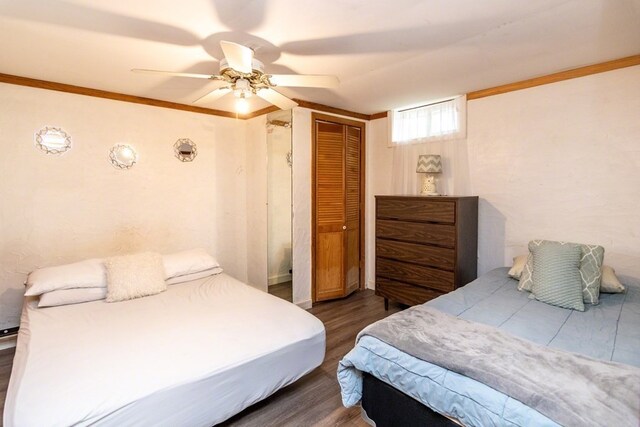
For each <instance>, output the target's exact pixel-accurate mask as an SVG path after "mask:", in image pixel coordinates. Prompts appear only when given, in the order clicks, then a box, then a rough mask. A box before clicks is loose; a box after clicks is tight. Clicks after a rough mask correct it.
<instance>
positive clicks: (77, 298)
mask: <svg viewBox="0 0 640 427" xmlns="http://www.w3.org/2000/svg"><path fill="white" fill-rule="evenodd" d="M106 296H107V288H106V287H104V288H77V289H58V290H57V291H51V292H46V293H44V294H42V295H40V300H39V301H38V308H43V307H57V306H59V305H69V304H80V303H83V302H90V301H98V300H101V299H105V298H106Z"/></svg>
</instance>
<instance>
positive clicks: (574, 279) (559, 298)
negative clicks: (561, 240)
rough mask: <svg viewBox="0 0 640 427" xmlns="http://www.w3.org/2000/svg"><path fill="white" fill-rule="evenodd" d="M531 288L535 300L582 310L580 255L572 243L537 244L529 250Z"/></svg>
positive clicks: (578, 248) (577, 248) (580, 252)
mask: <svg viewBox="0 0 640 427" xmlns="http://www.w3.org/2000/svg"><path fill="white" fill-rule="evenodd" d="M531 253H532V258H533V289H532V291H531V293H532V294H533V296H534V297H535V298H536V299H537V300H538V301H542V302H545V303H547V304H552V305H556V306H558V307H563V308H572V309H574V310H578V311H584V302H583V301H582V279H581V278H580V258H581V256H582V251H581V249H580V247H579V246H575V245H540V246H534V247H533V248H532V250H531Z"/></svg>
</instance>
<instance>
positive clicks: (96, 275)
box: [25, 258, 107, 296]
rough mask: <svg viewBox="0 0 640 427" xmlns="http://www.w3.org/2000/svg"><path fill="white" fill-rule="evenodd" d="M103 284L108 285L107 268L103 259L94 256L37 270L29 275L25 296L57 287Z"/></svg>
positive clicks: (92, 286) (83, 286)
mask: <svg viewBox="0 0 640 427" xmlns="http://www.w3.org/2000/svg"><path fill="white" fill-rule="evenodd" d="M101 286H102V287H106V286H107V275H106V270H105V268H104V264H103V261H102V260H101V259H97V258H94V259H88V260H85V261H80V262H75V263H73V264H65V265H58V266H55V267H45V268H39V269H37V270H35V271H34V272H32V273H31V274H29V277H27V291H26V292H25V296H33V295H41V294H43V293H45V292H50V291H54V290H57V289H71V288H98V287H101Z"/></svg>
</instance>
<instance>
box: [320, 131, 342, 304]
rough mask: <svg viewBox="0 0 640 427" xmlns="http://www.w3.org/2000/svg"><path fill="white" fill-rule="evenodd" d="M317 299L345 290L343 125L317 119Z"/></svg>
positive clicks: (329, 297)
mask: <svg viewBox="0 0 640 427" xmlns="http://www.w3.org/2000/svg"><path fill="white" fill-rule="evenodd" d="M315 126H316V153H315V154H316V165H315V167H316V177H315V178H316V180H315V182H316V183H315V185H316V188H315V193H316V200H315V210H316V212H315V215H316V230H315V231H316V237H315V239H316V242H315V288H316V300H317V301H322V300H326V299H331V298H338V297H341V296H344V293H345V280H344V278H345V268H344V267H345V265H344V264H345V256H346V251H345V235H346V233H345V229H346V224H345V222H346V221H345V220H346V215H345V198H346V194H345V179H346V177H345V162H344V159H345V144H344V128H345V127H344V126H343V125H340V124H336V123H326V122H321V121H316V123H315Z"/></svg>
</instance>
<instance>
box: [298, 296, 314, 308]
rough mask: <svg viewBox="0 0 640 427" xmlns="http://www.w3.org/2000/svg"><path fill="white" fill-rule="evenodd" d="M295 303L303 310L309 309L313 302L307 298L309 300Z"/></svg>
mask: <svg viewBox="0 0 640 427" xmlns="http://www.w3.org/2000/svg"><path fill="white" fill-rule="evenodd" d="M296 305H297V306H298V307H300V308H302V309H304V310H309V309H310V308H311V306H312V305H313V304H312V303H311V300H310V299H309V300H306V301H300V302H297V303H296Z"/></svg>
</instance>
